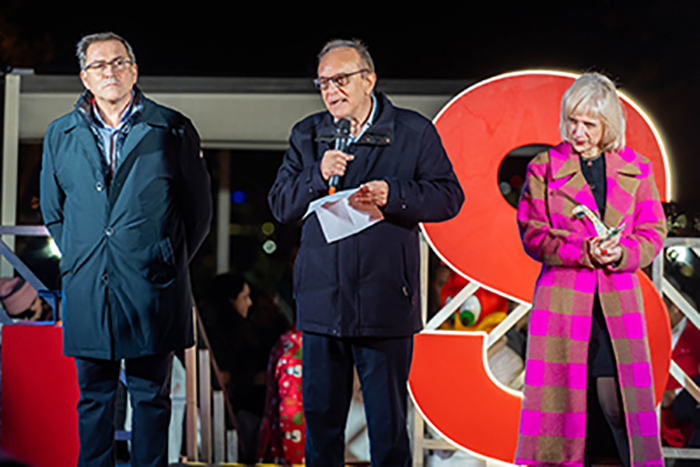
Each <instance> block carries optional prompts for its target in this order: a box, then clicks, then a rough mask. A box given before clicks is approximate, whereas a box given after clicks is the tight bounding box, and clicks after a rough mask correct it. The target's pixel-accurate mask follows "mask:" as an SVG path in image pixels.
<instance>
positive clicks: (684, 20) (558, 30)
mask: <svg viewBox="0 0 700 467" xmlns="http://www.w3.org/2000/svg"><path fill="white" fill-rule="evenodd" d="M450 3H451V4H452V5H456V6H449V7H448V6H447V5H446V4H445V3H442V2H434V1H433V2H418V3H412V4H409V2H403V3H395V2H392V6H386V5H385V4H380V3H379V2H357V1H355V2H314V3H313V4H309V3H300V2H284V3H283V4H281V5H280V4H277V3H275V2H245V3H244V2H216V4H215V5H212V4H211V3H210V2H202V1H200V2H184V3H176V2H168V3H157V2H133V1H122V2H116V3H111V4H107V3H106V2H103V3H98V2H70V1H67V2H52V3H49V4H42V5H41V6H39V5H40V4H39V3H37V2H28V1H22V2H20V1H4V2H3V3H0V5H1V6H0V58H2V59H3V60H4V61H5V62H9V63H11V64H12V65H14V66H16V67H30V68H34V69H35V70H36V72H37V73H43V74H77V72H78V66H77V64H76V61H75V59H74V56H73V54H74V46H75V44H76V42H77V41H78V40H79V39H80V37H81V36H82V35H85V34H89V33H92V32H97V31H104V30H113V31H115V32H117V33H118V34H121V35H123V36H124V37H126V38H127V39H128V40H129V41H130V42H131V43H132V45H133V47H134V49H135V51H136V55H137V58H138V64H139V71H140V73H141V75H150V76H157V75H181V76H238V77H256V76H260V77H309V78H312V77H313V76H314V74H315V55H316V53H317V52H318V50H319V49H320V48H321V46H322V45H323V44H324V42H325V41H327V40H328V39H331V38H336V37H342V38H349V37H358V38H361V39H363V40H364V41H365V42H366V43H367V44H368V46H369V48H370V51H371V53H372V54H373V57H374V60H375V63H376V66H377V73H378V76H379V79H381V78H402V79H411V78H429V79H475V80H481V79H485V78H488V77H491V76H494V75H496V74H499V73H502V72H508V71H515V70H519V69H526V68H553V69H560V70H567V71H573V72H582V71H586V70H590V69H593V70H597V71H602V72H605V73H607V74H608V75H610V76H611V77H613V78H614V79H615V80H616V82H617V83H618V84H619V86H620V88H621V89H622V90H623V91H624V92H625V93H627V94H628V95H630V96H631V97H632V98H633V99H635V100H636V102H637V103H639V104H640V105H641V106H642V107H643V108H644V109H645V110H647V111H648V112H649V114H650V115H651V117H652V118H653V120H654V121H655V123H656V124H657V126H658V127H659V129H660V131H661V133H662V135H663V136H664V137H665V139H666V143H667V146H668V150H669V153H670V157H671V163H672V170H673V174H674V175H673V176H674V183H675V184H677V188H676V191H675V193H677V194H678V196H676V201H678V202H679V203H680V204H681V205H682V206H683V207H684V208H685V209H687V210H689V211H692V212H695V211H696V210H697V209H696V201H695V200H697V199H698V195H700V191H699V188H698V186H697V184H696V183H695V174H696V172H697V170H698V168H699V165H698V164H699V163H698V158H697V157H695V151H696V143H695V139H697V138H698V131H697V127H698V124H699V123H700V119H699V118H698V91H697V86H698V83H699V82H700V81H699V78H700V66H699V58H698V57H699V53H698V52H700V40H699V39H700V37H699V34H698V26H699V23H700V22H699V20H698V15H697V12H698V10H700V8H699V7H697V6H696V4H697V2H690V1H680V2H678V1H677V2H672V1H635V2H632V1H589V2H585V1H577V2H499V1H479V2H471V1H466V2H459V3H456V2H450ZM376 4H380V5H381V6H376ZM300 5H303V6H300ZM413 5H415V6H413Z"/></svg>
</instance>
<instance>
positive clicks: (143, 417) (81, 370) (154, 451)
mask: <svg viewBox="0 0 700 467" xmlns="http://www.w3.org/2000/svg"><path fill="white" fill-rule="evenodd" d="M75 363H76V367H77V368H78V386H79V387H80V400H79V401H78V434H79V437H80V455H79V458H78V466H79V467H98V466H99V467H102V466H110V467H111V466H113V465H114V463H115V452H114V431H115V422H116V405H115V401H116V394H117V384H118V382H119V370H120V368H121V361H119V360H100V359H95V358H76V359H75ZM124 363H125V365H124V366H125V372H126V382H127V387H128V390H129V394H130V396H131V407H132V410H133V417H132V419H133V426H132V428H131V465H132V466H134V467H140V466H166V465H167V464H168V425H169V424H170V373H171V370H172V363H173V353H172V352H167V353H165V354H159V355H153V356H148V357H141V358H134V359H127V360H125V361H124Z"/></svg>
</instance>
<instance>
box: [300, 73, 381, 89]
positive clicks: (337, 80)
mask: <svg viewBox="0 0 700 467" xmlns="http://www.w3.org/2000/svg"><path fill="white" fill-rule="evenodd" d="M358 73H369V70H368V69H367V68H363V69H362V70H358V71H353V72H352V73H338V74H337V75H333V76H331V77H330V78H325V77H323V76H319V77H318V78H316V79H315V80H314V85H315V86H316V88H317V89H318V90H319V91H325V90H326V89H328V86H330V82H331V81H333V84H335V85H336V86H338V87H339V88H342V87H344V86H346V85H347V84H348V82H349V81H350V77H351V76H352V75H356V74H358Z"/></svg>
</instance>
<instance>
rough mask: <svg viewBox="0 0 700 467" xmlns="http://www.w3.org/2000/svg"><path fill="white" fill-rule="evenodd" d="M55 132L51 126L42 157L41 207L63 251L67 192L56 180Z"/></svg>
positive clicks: (47, 225)
mask: <svg viewBox="0 0 700 467" xmlns="http://www.w3.org/2000/svg"><path fill="white" fill-rule="evenodd" d="M53 135H54V130H53V125H51V126H49V128H48V130H47V131H46V136H45V137H44V153H43V156H42V165H41V176H40V194H41V195H40V205H41V214H42V216H43V218H44V224H46V227H47V228H48V229H49V233H50V234H51V237H52V238H53V240H54V242H56V245H57V246H58V249H59V250H61V251H63V249H62V245H61V240H62V239H63V237H62V234H63V203H64V201H65V199H66V195H65V192H64V191H63V189H62V188H61V185H60V184H59V183H58V180H57V178H56V169H55V166H54V154H55V153H54V150H53V143H54V136H53Z"/></svg>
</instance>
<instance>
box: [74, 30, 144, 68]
mask: <svg viewBox="0 0 700 467" xmlns="http://www.w3.org/2000/svg"><path fill="white" fill-rule="evenodd" d="M107 41H119V42H121V43H122V44H124V48H126V53H127V54H128V55H129V60H131V61H132V62H134V65H136V55H134V49H132V48H131V44H129V43H128V42H127V41H126V39H124V38H123V37H121V36H119V35H117V34H115V33H113V32H98V33H97V34H90V35H89V36H85V37H83V38H82V39H80V42H78V46H77V47H76V48H75V56H76V57H78V61H79V62H80V69H81V70H84V69H85V60H86V59H87V51H88V48H89V47H90V46H91V45H92V44H94V43H96V42H107Z"/></svg>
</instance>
